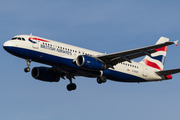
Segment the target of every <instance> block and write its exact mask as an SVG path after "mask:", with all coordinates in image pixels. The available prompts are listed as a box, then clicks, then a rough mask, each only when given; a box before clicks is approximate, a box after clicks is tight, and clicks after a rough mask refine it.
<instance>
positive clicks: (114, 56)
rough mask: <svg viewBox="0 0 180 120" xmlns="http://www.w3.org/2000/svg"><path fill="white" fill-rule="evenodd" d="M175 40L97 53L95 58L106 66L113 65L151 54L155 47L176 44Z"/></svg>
mask: <svg viewBox="0 0 180 120" xmlns="http://www.w3.org/2000/svg"><path fill="white" fill-rule="evenodd" d="M177 42H178V41H175V42H165V43H161V44H156V45H151V46H147V47H142V48H137V49H132V50H127V51H122V52H117V53H111V54H106V55H99V56H96V58H98V59H100V60H102V61H103V62H104V63H106V65H108V67H113V66H114V65H116V64H118V63H120V62H124V61H128V62H131V59H135V58H138V57H141V56H144V55H149V56H151V54H152V53H154V52H157V51H156V49H157V48H161V47H164V46H168V45H172V44H177Z"/></svg>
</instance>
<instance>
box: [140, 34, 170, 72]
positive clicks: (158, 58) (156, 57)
mask: <svg viewBox="0 0 180 120" xmlns="http://www.w3.org/2000/svg"><path fill="white" fill-rule="evenodd" d="M168 41H169V38H166V37H161V38H160V39H159V40H158V41H157V43H156V44H160V43H165V42H168ZM167 48H168V46H165V47H161V48H157V49H155V50H156V51H157V52H155V53H152V54H151V56H148V55H146V56H145V58H144V59H143V60H142V61H141V62H140V63H143V64H145V65H147V66H150V67H153V68H155V69H158V70H161V71H162V70H163V68H164V62H165V57H166V54H167Z"/></svg>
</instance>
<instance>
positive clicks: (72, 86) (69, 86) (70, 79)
mask: <svg viewBox="0 0 180 120" xmlns="http://www.w3.org/2000/svg"><path fill="white" fill-rule="evenodd" d="M66 78H67V79H69V81H70V83H69V84H68V85H67V87H66V88H67V90H68V91H72V90H75V89H76V88H77V86H76V84H75V83H72V78H74V76H71V75H67V76H66ZM74 79H75V78H74Z"/></svg>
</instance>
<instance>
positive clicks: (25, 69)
mask: <svg viewBox="0 0 180 120" xmlns="http://www.w3.org/2000/svg"><path fill="white" fill-rule="evenodd" d="M26 62H27V68H24V72H26V73H27V72H30V71H31V69H30V68H29V66H30V63H31V60H30V59H26Z"/></svg>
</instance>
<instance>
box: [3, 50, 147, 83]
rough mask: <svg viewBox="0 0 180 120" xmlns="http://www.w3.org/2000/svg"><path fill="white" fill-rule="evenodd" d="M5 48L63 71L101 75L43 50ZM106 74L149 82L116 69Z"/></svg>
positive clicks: (127, 80) (122, 78) (105, 73)
mask: <svg viewBox="0 0 180 120" xmlns="http://www.w3.org/2000/svg"><path fill="white" fill-rule="evenodd" d="M4 49H5V50H6V51H7V52H9V53H11V54H13V55H15V56H17V57H20V58H23V59H31V60H32V61H35V62H39V63H43V64H47V65H51V66H58V67H59V68H61V69H63V71H67V72H72V71H73V72H76V75H77V73H78V74H79V76H86V77H98V76H99V75H100V72H99V71H92V70H85V69H81V68H79V67H78V66H77V65H76V64H74V63H73V59H67V58H62V57H58V56H54V55H50V54H46V53H42V52H37V51H33V50H28V49H24V48H17V47H4ZM103 73H104V75H106V77H107V79H110V80H113V81H119V82H147V81H146V80H144V79H142V78H139V77H136V76H133V75H129V74H126V73H122V72H118V71H115V70H110V69H107V70H104V71H103Z"/></svg>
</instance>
